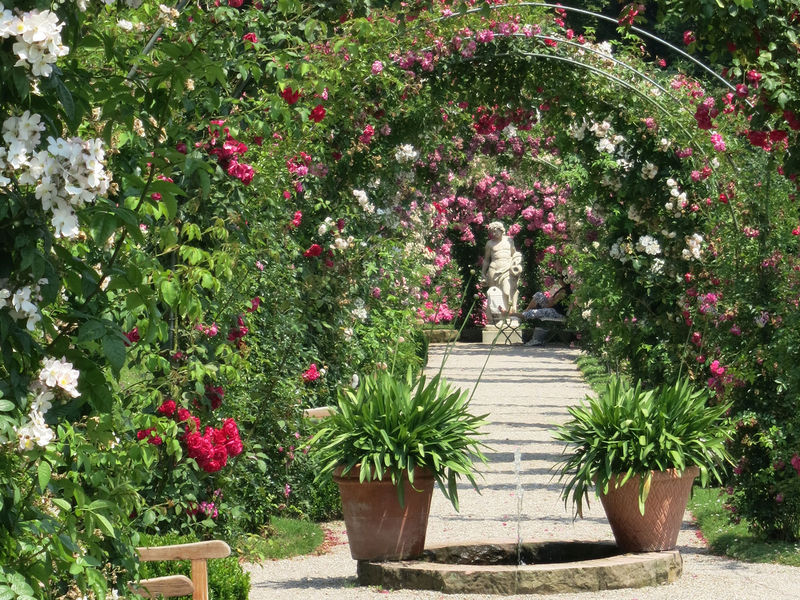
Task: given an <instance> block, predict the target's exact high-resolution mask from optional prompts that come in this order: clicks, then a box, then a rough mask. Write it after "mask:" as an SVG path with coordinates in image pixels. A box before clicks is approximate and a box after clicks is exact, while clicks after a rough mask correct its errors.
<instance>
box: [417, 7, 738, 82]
mask: <svg viewBox="0 0 800 600" xmlns="http://www.w3.org/2000/svg"><path fill="white" fill-rule="evenodd" d="M519 6H530V7H538V8H554V9H561V10H566V11H569V12H574V13H578V14H582V15H587V16H590V17H595V18H597V19H599V20H602V21H607V22H609V23H616V24H619V23H618V21H617V20H616V19H612V18H611V17H607V16H606V15H601V14H599V13H596V12H592V11H590V10H586V9H583V8H574V7H571V6H566V5H563V4H551V3H549V2H520V3H518V4H499V5H490V6H489V9H490V10H501V9H508V8H512V9H513V8H516V7H519ZM483 10H484V9H483V8H471V9H469V10H467V11H465V12H463V13H454V14H452V15H447V16H443V17H437V18H435V19H433V21H444V20H449V19H454V18H458V17H461V16H464V15H469V14H474V13H478V12H481V11H483ZM630 30H631V31H634V32H635V33H637V34H638V35H640V36H642V37H646V38H649V39H651V40H653V41H655V42H658V43H659V44H661V45H663V46H666V47H667V48H669V49H670V50H672V51H673V52H676V53H677V54H680V55H681V56H682V57H684V58H685V59H687V60H689V61H690V62H693V63H694V64H696V65H697V66H698V67H700V68H701V69H703V70H704V71H706V72H707V73H708V74H710V75H712V76H714V77H715V78H716V79H717V80H718V81H720V82H721V83H722V84H723V85H724V86H725V87H727V88H728V89H730V90H733V91H735V90H736V87H735V86H734V85H732V84H731V83H729V82H728V81H726V80H725V78H724V77H722V76H721V75H720V74H718V73H717V72H716V71H714V70H713V69H712V68H711V67H709V66H708V65H706V64H705V63H703V62H701V61H699V60H697V59H696V58H695V57H693V56H692V55H691V54H688V53H687V52H684V51H683V50H681V49H680V48H678V47H677V46H675V45H673V44H670V43H669V42H668V41H666V40H664V39H662V38H660V37H658V36H657V35H654V34H652V33H650V32H649V31H646V30H644V29H641V28H639V27H635V26H633V25H632V26H631V27H630Z"/></svg>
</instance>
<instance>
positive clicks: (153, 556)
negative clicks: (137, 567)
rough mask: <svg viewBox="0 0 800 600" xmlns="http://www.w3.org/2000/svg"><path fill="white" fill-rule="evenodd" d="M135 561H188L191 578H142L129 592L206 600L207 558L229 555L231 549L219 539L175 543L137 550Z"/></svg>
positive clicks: (173, 576) (179, 576)
mask: <svg viewBox="0 0 800 600" xmlns="http://www.w3.org/2000/svg"><path fill="white" fill-rule="evenodd" d="M136 551H137V552H138V553H139V560H141V561H143V562H147V561H153V560H190V561H192V578H191V579H189V578H188V577H185V576H184V575H169V576H167V577H154V578H152V579H142V580H141V581H140V582H139V584H138V585H136V584H132V585H131V586H130V589H131V591H133V592H135V593H137V594H139V595H141V596H145V597H149V598H157V597H159V596H164V597H166V598H171V597H173V596H188V595H191V596H192V598H193V600H208V562H207V561H208V559H210V558H225V557H226V556H230V554H231V548H230V546H228V544H226V543H225V542H223V541H222V540H209V541H207V542H194V543H192V544H175V545H173V546H153V547H150V548H137V549H136Z"/></svg>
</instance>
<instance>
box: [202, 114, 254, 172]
mask: <svg viewBox="0 0 800 600" xmlns="http://www.w3.org/2000/svg"><path fill="white" fill-rule="evenodd" d="M224 124H225V121H224V120H223V119H216V120H213V121H211V125H216V127H215V128H213V129H212V128H211V127H209V128H208V131H209V133H210V134H211V141H209V142H207V143H206V144H204V145H202V144H200V143H199V142H198V145H202V146H203V148H204V149H205V150H206V151H207V152H208V153H209V154H211V155H212V156H216V157H217V160H218V161H219V164H220V166H221V167H222V168H223V170H224V171H225V172H226V173H227V174H228V175H230V176H231V177H236V178H237V179H239V180H240V181H241V182H242V183H243V184H245V185H250V182H251V181H253V177H254V176H255V173H256V171H255V169H253V167H252V166H250V165H248V164H246V163H242V162H239V159H240V158H241V157H242V155H243V154H244V153H245V152H247V145H246V144H244V143H242V142H240V141H238V140H236V139H234V137H233V136H232V135H231V134H230V129H229V128H227V127H224V128H222V126H223V125H224ZM220 128H222V133H224V134H225V139H224V140H222V139H221V136H220Z"/></svg>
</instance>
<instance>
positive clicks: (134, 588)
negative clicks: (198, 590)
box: [128, 575, 194, 599]
mask: <svg viewBox="0 0 800 600" xmlns="http://www.w3.org/2000/svg"><path fill="white" fill-rule="evenodd" d="M128 589H129V590H130V591H131V592H133V593H134V594H136V595H138V596H143V597H145V598H153V599H155V598H158V597H159V596H164V597H165V598H173V597H175V596H191V595H192V594H194V584H192V580H191V579H189V578H188V577H186V576H185V575H167V576H166V577H153V578H152V579H142V580H141V581H140V582H139V583H138V584H136V583H133V582H131V583H129V584H128Z"/></svg>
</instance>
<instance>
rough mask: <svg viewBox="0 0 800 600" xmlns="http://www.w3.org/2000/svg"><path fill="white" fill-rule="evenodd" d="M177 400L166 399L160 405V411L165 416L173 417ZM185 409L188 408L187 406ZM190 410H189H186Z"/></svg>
mask: <svg viewBox="0 0 800 600" xmlns="http://www.w3.org/2000/svg"><path fill="white" fill-rule="evenodd" d="M175 408H176V406H175V400H165V401H164V402H163V404H161V406H159V407H158V412H159V413H161V414H162V415H164V416H165V417H171V416H172V415H174V414H175ZM183 410H186V409H185V408H184V409H183ZM186 412H189V411H186Z"/></svg>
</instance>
